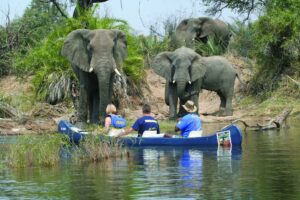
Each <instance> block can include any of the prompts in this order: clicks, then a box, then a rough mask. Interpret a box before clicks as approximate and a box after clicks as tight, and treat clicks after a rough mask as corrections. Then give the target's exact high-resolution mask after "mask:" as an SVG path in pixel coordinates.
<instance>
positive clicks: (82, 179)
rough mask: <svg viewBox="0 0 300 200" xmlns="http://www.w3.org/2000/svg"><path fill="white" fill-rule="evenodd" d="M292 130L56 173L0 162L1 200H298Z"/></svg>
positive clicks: (298, 166) (299, 159)
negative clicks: (234, 145)
mask: <svg viewBox="0 0 300 200" xmlns="http://www.w3.org/2000/svg"><path fill="white" fill-rule="evenodd" d="M290 125H291V127H290V128H288V129H282V130H280V131H264V132H250V131H247V132H245V131H243V144H242V147H241V148H227V149H224V148H219V149H218V148H210V149H205V148H174V147H169V148H161V147H160V148H155V147H152V148H151V147H147V148H137V149H130V157H129V158H124V159H118V160H109V161H107V162H103V163H100V164H93V163H91V164H71V163H62V164H61V165H60V166H57V167H54V168H25V169H7V167H5V166H4V165H3V164H2V165H1V163H0V199H300V156H299V155H300V139H299V134H300V123H299V122H296V121H294V122H290ZM205 126H207V128H211V129H213V128H215V129H219V128H220V127H219V126H220V124H218V125H211V124H210V125H205ZM6 139H7V138H3V137H2V138H1V139H0V141H2V144H1V142H0V150H5V147H4V145H5V144H3V141H7V140H6Z"/></svg>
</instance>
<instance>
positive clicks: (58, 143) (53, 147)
mask: <svg viewBox="0 0 300 200" xmlns="http://www.w3.org/2000/svg"><path fill="white" fill-rule="evenodd" d="M63 145H68V140H67V139H66V137H65V136H63V135H60V134H55V135H51V134H45V135H24V136H19V137H18V138H17V141H16V143H14V144H11V146H10V148H9V152H8V154H7V157H6V161H7V163H8V165H9V166H11V167H15V168H17V167H35V166H42V167H51V166H55V165H57V164H58V163H59V161H60V154H59V151H60V148H61V147H62V146H63Z"/></svg>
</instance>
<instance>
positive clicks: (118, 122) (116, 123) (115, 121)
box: [109, 114, 127, 128]
mask: <svg viewBox="0 0 300 200" xmlns="http://www.w3.org/2000/svg"><path fill="white" fill-rule="evenodd" d="M109 116H110V118H111V125H112V126H113V127H114V128H124V127H126V125H127V121H126V119H125V118H124V117H122V116H121V115H114V114H110V115H109Z"/></svg>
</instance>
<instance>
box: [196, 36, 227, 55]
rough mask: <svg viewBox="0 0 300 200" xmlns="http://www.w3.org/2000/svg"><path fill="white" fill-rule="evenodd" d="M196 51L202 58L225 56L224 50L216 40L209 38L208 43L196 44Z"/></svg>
mask: <svg viewBox="0 0 300 200" xmlns="http://www.w3.org/2000/svg"><path fill="white" fill-rule="evenodd" d="M195 51H196V52H197V53H199V54H200V55H202V56H214V55H221V54H223V51H224V50H223V48H222V47H221V45H219V44H218V42H216V41H215V40H214V39H212V38H209V39H208V41H207V43H206V44H205V43H203V42H196V44H195Z"/></svg>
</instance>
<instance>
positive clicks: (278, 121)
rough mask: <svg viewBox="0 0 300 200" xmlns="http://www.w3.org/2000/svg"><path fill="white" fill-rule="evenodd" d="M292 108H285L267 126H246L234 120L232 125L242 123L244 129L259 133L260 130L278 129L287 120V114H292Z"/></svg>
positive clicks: (246, 124)
mask: <svg viewBox="0 0 300 200" xmlns="http://www.w3.org/2000/svg"><path fill="white" fill-rule="evenodd" d="M292 110H293V109H292V108H285V109H284V110H283V111H282V112H281V113H280V114H279V115H277V116H276V117H275V118H273V119H271V120H270V121H269V122H268V123H267V124H265V125H261V124H257V125H254V126H251V125H248V123H246V122H245V121H243V120H240V119H238V120H235V121H233V122H232V123H237V122H242V123H243V124H244V125H245V129H247V128H249V129H250V130H254V131H261V130H270V129H279V128H281V127H282V125H283V123H284V122H285V121H286V119H287V118H288V116H289V114H290V113H291V112H292Z"/></svg>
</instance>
